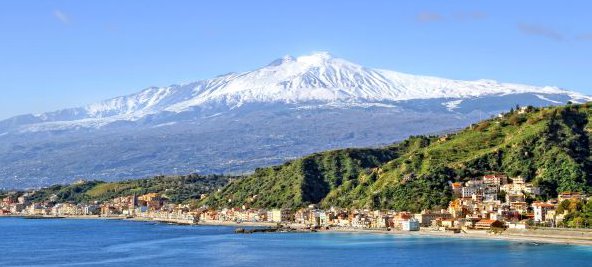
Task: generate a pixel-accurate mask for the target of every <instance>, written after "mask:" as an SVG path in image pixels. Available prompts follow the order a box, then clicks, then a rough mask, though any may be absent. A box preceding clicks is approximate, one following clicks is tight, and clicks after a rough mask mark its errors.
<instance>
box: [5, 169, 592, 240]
mask: <svg viewBox="0 0 592 267" xmlns="http://www.w3.org/2000/svg"><path fill="white" fill-rule="evenodd" d="M449 184H450V190H451V192H452V193H453V195H454V199H453V200H452V201H451V202H450V203H449V205H448V207H447V208H443V209H439V210H424V211H421V212H419V213H411V212H408V211H395V210H370V209H345V208H336V207H331V208H329V209H320V208H319V207H318V206H316V205H309V206H308V207H306V208H301V209H298V210H290V209H256V208H250V207H248V206H247V205H243V206H242V207H240V208H224V209H211V208H208V207H201V208H191V206H190V205H186V204H185V205H184V204H174V203H171V202H170V201H169V200H168V199H167V197H166V196H165V195H161V194H158V193H148V194H144V195H139V196H137V195H130V196H124V197H117V198H114V199H111V200H110V201H106V202H104V203H99V202H94V203H86V204H82V203H56V202H55V200H54V199H52V198H50V199H49V201H47V202H43V203H39V202H31V201H30V200H29V198H30V196H31V195H32V194H34V192H28V193H24V194H22V195H18V194H16V193H14V194H10V195H8V196H6V197H4V198H3V199H2V202H1V203H0V215H2V216H25V217H38V218H55V217H58V218H61V217H63V218H65V217H77V218H85V217H86V218H111V219H118V218H119V219H136V220H151V221H160V222H169V223H178V224H230V223H232V224H241V223H245V224H248V223H252V224H284V225H290V226H293V227H299V228H301V229H328V228H343V229H386V230H400V231H419V230H420V229H422V228H425V229H430V230H435V231H450V232H453V233H459V232H461V231H468V230H494V229H512V228H513V229H527V228H528V227H530V226H545V227H558V226H563V220H564V216H565V215H566V214H567V210H563V211H561V212H560V211H559V210H558V206H559V205H560V203H562V202H564V201H568V202H570V201H571V202H580V203H581V202H585V201H587V200H588V197H587V196H586V195H584V194H582V193H577V192H563V193H560V194H559V195H558V197H557V198H554V199H549V200H547V201H545V202H542V201H536V199H537V198H538V197H539V196H540V194H541V192H540V189H539V188H538V187H536V186H534V185H533V184H531V183H527V182H525V180H524V179H523V178H521V177H512V178H510V177H508V176H506V175H504V174H488V175H485V176H482V177H479V178H474V179H469V180H468V181H466V182H464V183H463V182H450V183H449ZM202 197H205V195H204V196H202ZM254 197H256V196H254Z"/></svg>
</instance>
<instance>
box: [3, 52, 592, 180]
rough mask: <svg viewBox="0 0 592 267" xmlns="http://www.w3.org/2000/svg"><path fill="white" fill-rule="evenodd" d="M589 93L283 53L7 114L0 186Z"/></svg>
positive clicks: (251, 151)
mask: <svg viewBox="0 0 592 267" xmlns="http://www.w3.org/2000/svg"><path fill="white" fill-rule="evenodd" d="M589 100H592V99H591V98H590V97H587V96H584V95H581V94H579V93H575V92H571V91H566V90H563V89H560V88H557V87H536V86H528V85H519V84H506V83H498V82H496V81H490V80H477V81H459V80H450V79H442V78H436V77H427V76H416V75H409V74H403V73H398V72H394V71H389V70H381V69H372V68H366V67H363V66H360V65H358V64H354V63H352V62H349V61H347V60H344V59H341V58H335V57H332V56H331V55H329V54H328V53H315V54H312V55H307V56H301V57H291V56H285V57H283V58H280V59H277V60H275V61H273V62H272V63H270V64H269V65H267V66H264V67H262V68H259V69H256V70H253V71H249V72H244V73H231V74H226V75H222V76H218V77H215V78H212V79H208V80H202V81H197V82H193V83H187V84H182V85H171V86H167V87H151V88H147V89H145V90H143V91H141V92H139V93H137V94H132V95H128V96H122V97H117V98H113V99H110V100H106V101H103V102H100V103H96V104H92V105H88V106H86V107H79V108H70V109H63V110H58V111H54V112H47V113H43V114H37V115H30V114H29V115H22V116H17V117H13V118H10V119H7V120H3V121H0V188H3V187H6V188H23V187H38V186H45V185H49V184H56V183H68V182H72V181H75V180H78V179H80V178H85V179H101V180H118V179H128V178H139V177H145V176H150V175H156V174H166V173H169V174H170V173H177V172H179V173H188V172H200V173H204V174H207V173H243V172H248V171H252V170H254V169H255V168H257V167H262V166H268V165H271V164H279V163H282V162H284V161H285V160H287V159H291V158H294V157H299V156H303V155H306V154H310V153H314V152H318V151H323V150H329V149H337V148H344V147H367V146H376V145H384V144H389V143H392V142H395V141H398V140H403V139H404V138H407V137H408V136H409V135H419V134H437V133H442V132H449V131H453V130H455V129H459V128H462V127H466V126H467V125H469V124H470V123H474V122H476V121H478V120H481V119H483V118H487V117H489V116H493V115H496V114H498V113H499V112H503V111H507V110H509V109H510V108H512V107H514V106H515V105H517V104H519V105H521V106H524V105H533V106H549V105H557V104H561V103H566V102H567V101H574V102H582V101H589Z"/></svg>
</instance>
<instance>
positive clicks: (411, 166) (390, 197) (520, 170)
mask: <svg viewBox="0 0 592 267" xmlns="http://www.w3.org/2000/svg"><path fill="white" fill-rule="evenodd" d="M591 107H592V105H591V104H590V103H587V104H583V105H567V106H561V107H551V108H534V107H528V108H524V109H520V110H512V111H510V112H508V113H506V114H504V115H503V116H500V117H496V118H494V119H489V120H485V121H482V122H479V123H477V124H473V125H471V126H470V127H468V128H466V129H464V130H462V131H459V132H457V133H455V134H450V135H447V136H443V137H423V136H419V137H411V138H409V139H407V140H405V141H404V142H401V143H399V144H396V145H393V146H389V147H386V148H383V149H372V150H337V151H329V152H325V153H319V154H314V155H311V156H308V157H304V158H302V159H298V160H294V161H292V162H289V163H286V164H284V165H282V166H277V167H272V168H265V169H258V170H257V171H256V173H255V174H254V175H252V176H250V177H247V178H245V179H243V180H239V181H235V182H234V183H232V184H230V185H229V186H228V187H226V188H225V189H224V190H222V191H221V192H219V193H217V194H214V195H212V196H210V197H209V198H208V199H207V200H205V201H204V202H203V203H205V204H208V205H212V206H238V205H241V204H243V203H249V204H250V205H251V206H255V207H264V206H266V207H270V206H273V207H288V208H296V207H300V206H304V205H307V204H313V203H314V204H320V205H321V206H325V207H328V206H338V207H358V208H364V207H369V208H388V209H396V210H411V211H419V210H421V209H423V208H435V207H439V206H445V205H447V203H448V201H450V199H451V197H452V195H451V192H450V189H449V186H448V183H449V182H450V181H463V180H467V179H470V178H472V177H477V176H480V175H483V174H485V173H488V172H503V173H506V174H508V175H510V176H511V177H513V176H518V175H521V176H523V177H525V178H526V179H527V180H528V181H532V182H533V183H535V184H536V185H538V186H540V187H541V189H542V191H543V194H544V197H552V196H555V195H556V194H557V192H559V191H589V190H590V185H591V178H590V171H591V162H592V161H591V158H590V138H592V136H591V135H590V129H592V127H591V124H590V117H591V116H592V109H591Z"/></svg>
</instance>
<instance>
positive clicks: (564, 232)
mask: <svg viewBox="0 0 592 267" xmlns="http://www.w3.org/2000/svg"><path fill="white" fill-rule="evenodd" d="M5 217H23V218H27V217H26V216H5ZM36 217H42V218H44V219H54V218H55V219H67V220H129V221H139V222H140V221H142V222H164V221H160V220H154V219H150V218H142V217H135V218H124V217H100V216H96V215H92V216H64V217H52V216H36ZM165 223H175V222H172V221H171V222H168V221H167V222H165ZM179 224H182V225H186V224H185V223H179ZM277 225H278V224H277V223H271V222H241V223H237V222H222V221H200V222H199V223H198V224H196V225H195V226H230V227H275V226H277ZM283 225H284V226H287V227H290V228H293V229H299V230H303V231H306V230H307V229H305V227H304V225H300V224H283ZM318 232H320V233H352V234H354V233H355V234H389V235H408V236H433V237H448V238H461V239H487V240H506V241H516V242H529V243H549V244H563V245H585V246H592V230H573V229H547V230H541V229H526V230H515V229H508V230H506V231H504V232H503V233H500V234H493V233H488V232H487V231H484V230H470V231H463V232H461V233H452V232H442V231H435V230H430V229H425V228H422V229H421V230H420V231H414V232H408V231H400V230H391V231H387V230H381V229H356V228H342V227H332V228H329V229H322V230H318Z"/></svg>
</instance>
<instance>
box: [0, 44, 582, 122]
mask: <svg viewBox="0 0 592 267" xmlns="http://www.w3.org/2000/svg"><path fill="white" fill-rule="evenodd" d="M520 93H535V94H537V97H539V98H541V100H544V101H549V102H551V103H555V104H559V103H562V102H559V101H557V100H552V99H549V98H547V97H546V96H544V94H551V95H555V94H562V95H567V96H568V97H570V100H571V101H574V102H581V101H587V100H591V99H592V98H590V97H587V96H584V95H582V94H580V93H577V92H572V91H568V90H564V89H560V88H558V87H551V86H543V87H537V86H528V85H521V84H511V83H499V82H497V81H493V80H484V79H482V80H475V81H461V80H450V79H444V78H438V77H432V76H419V75H410V74H404V73H399V72H394V71H390V70H383V69H372V68H366V67H363V66H361V65H358V64H355V63H352V62H349V61H347V60H345V59H341V58H336V57H333V56H331V55H330V54H329V53H327V52H318V53H314V54H312V55H305V56H300V57H292V56H285V57H283V58H280V59H277V60H274V61H273V62H272V63H270V64H268V65H266V66H264V67H262V68H259V69H256V70H254V71H247V72H242V73H231V74H227V75H222V76H218V77H215V78H212V79H206V80H201V81H197V82H191V83H187V84H182V85H171V86H166V87H149V88H147V89H144V90H142V91H140V92H138V93H135V94H130V95H127V96H121V97H115V98H112V99H108V100H105V101H101V102H98V103H94V104H90V105H87V106H84V107H77V108H69V109H63V110H58V111H54V112H46V113H41V114H28V115H24V116H22V117H26V118H28V120H26V121H25V122H24V123H22V124H21V125H30V124H39V123H41V124H44V123H46V125H47V126H48V127H47V128H48V129H50V130H51V129H54V127H51V126H52V125H54V126H55V125H61V126H63V127H68V126H70V127H77V126H78V127H79V126H87V127H101V126H104V125H105V124H109V123H113V122H116V121H136V120H140V119H142V118H145V117H146V116H149V115H155V114H158V113H161V112H162V113H166V112H172V113H182V112H187V111H190V110H192V109H202V110H203V111H204V113H205V114H208V115H212V114H215V113H216V112H215V111H221V112H224V111H228V110H232V109H234V108H237V107H240V106H242V105H245V104H250V103H285V104H308V103H314V102H322V103H327V104H331V105H333V106H344V107H347V106H348V105H356V104H360V103H364V104H367V105H369V104H374V105H387V106H388V105H389V104H390V105H392V104H394V103H396V102H400V101H409V100H425V99H436V98H450V99H451V101H449V102H447V103H449V106H448V107H449V108H450V109H454V107H455V105H458V104H459V103H460V102H462V100H463V99H469V98H478V97H484V96H492V95H501V96H503V95H509V94H520ZM455 101H456V102H455ZM208 110H210V111H212V112H207V111H208ZM17 118H18V116H17ZM14 119H15V118H9V119H7V120H5V121H11V120H13V121H14ZM4 124H6V123H4ZM1 125H2V121H0V130H1V129H2V128H1ZM17 125H18V123H17ZM5 128H6V127H5ZM58 129H60V128H59V127H58Z"/></svg>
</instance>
